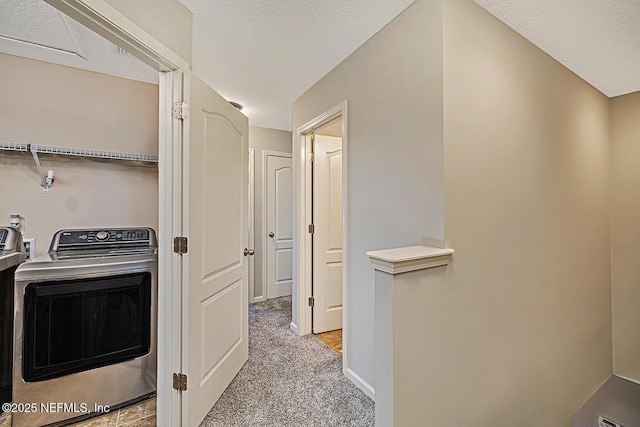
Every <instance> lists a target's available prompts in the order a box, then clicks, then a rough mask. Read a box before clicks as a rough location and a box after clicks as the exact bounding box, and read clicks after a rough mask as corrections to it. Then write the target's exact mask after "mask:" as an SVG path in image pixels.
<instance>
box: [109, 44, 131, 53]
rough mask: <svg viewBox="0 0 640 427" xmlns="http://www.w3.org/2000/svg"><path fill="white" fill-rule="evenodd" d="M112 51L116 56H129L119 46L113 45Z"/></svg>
mask: <svg viewBox="0 0 640 427" xmlns="http://www.w3.org/2000/svg"><path fill="white" fill-rule="evenodd" d="M113 50H114V52H115V53H116V55H120V56H129V53H128V52H127V51H126V50H124V49H123V48H121V47H120V46H116V45H115V44H114V45H113Z"/></svg>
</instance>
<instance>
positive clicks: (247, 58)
mask: <svg viewBox="0 0 640 427" xmlns="http://www.w3.org/2000/svg"><path fill="white" fill-rule="evenodd" d="M474 1H475V2H476V3H478V4H479V5H480V6H482V7H483V8H485V9H486V10H488V11H489V12H490V13H492V14H493V15H495V16H496V17H497V18H498V19H500V20H502V21H503V22H504V23H506V24H507V25H508V26H510V27H511V28H513V29H514V30H515V31H517V32H518V33H520V34H522V35H523V36H524V37H526V38H527V39H529V40H530V41H531V42H533V43H534V44H536V45H537V46H538V47H539V48H541V49H542V50H543V51H545V52H547V53H548V54H549V55H551V56H552V57H554V58H555V59H556V60H558V61H559V62H560V63H562V64H563V65H565V66H566V67H567V68H569V69H570V70H572V71H573V72H574V73H576V74H577V75H579V76H580V77H582V78H583V79H584V80H586V81H587V82H589V83H590V84H591V85H593V86H594V87H595V88H597V89H598V90H600V91H601V92H602V93H604V94H605V95H607V96H609V97H614V96H618V95H623V94H627V93H631V92H636V91H640V0H536V1H531V0H474ZM180 2H181V3H183V4H184V5H185V6H186V7H187V8H189V9H190V10H191V11H192V12H193V26H194V27H193V42H194V51H193V69H194V72H195V73H196V74H197V75H199V76H200V77H201V78H202V79H203V80H205V81H206V82H207V83H208V84H209V85H211V86H212V87H213V88H214V89H215V90H217V91H218V92H219V93H220V94H221V95H222V96H224V97H225V98H226V99H228V100H230V101H235V102H238V103H240V104H242V105H244V107H245V109H244V110H243V113H245V114H246V115H247V116H248V117H249V123H250V125H251V126H260V127H268V128H274V129H284V130H292V129H291V106H292V103H293V101H295V100H296V99H297V98H298V97H299V96H300V95H302V94H303V93H304V92H305V91H306V90H307V89H309V88H310V87H311V86H312V85H313V84H314V83H315V82H317V81H318V80H319V79H320V78H322V77H323V76H324V75H325V74H327V73H328V72H329V71H330V70H332V69H333V68H334V67H335V66H336V65H338V64H339V63H340V62H341V61H343V60H344V59H345V58H346V57H348V56H349V55H350V54H351V53H352V52H353V51H354V50H356V49H357V48H358V47H359V46H361V45H362V44H363V43H364V42H366V41H367V40H368V39H369V38H370V37H371V36H373V35H374V34H375V33H376V32H377V31H379V30H380V29H381V28H383V27H384V26H385V25H386V24H387V23H389V22H390V21H391V20H392V19H393V18H394V17H396V16H397V15H398V14H399V13H400V12H402V11H403V10H404V9H406V8H407V7H408V6H409V5H410V4H411V3H412V2H413V0H349V1H346V0H315V1H300V0H278V1H265V0H241V1H239V0H180ZM0 10H2V13H1V14H0V52H5V53H9V54H13V55H19V56H26V57H29V58H34V59H40V60H44V61H48V62H54V63H58V64H62V65H67V66H72V67H76V68H83V69H87V70H91V71H97V72H101V73H105V74H112V75H116V76H120V77H126V78H132V79H136V80H141V81H146V82H150V83H157V81H158V75H157V72H156V71H155V70H152V69H151V68H150V67H147V66H146V65H145V64H143V63H142V62H140V61H138V60H137V59H135V58H134V57H133V56H131V55H127V54H126V52H123V51H122V50H121V49H119V48H117V47H116V46H114V45H112V44H111V43H109V42H108V41H106V40H104V39H102V38H101V37H99V36H97V35H96V34H94V33H92V32H91V31H89V30H87V29H86V28H84V27H83V26H81V25H79V24H78V23H76V22H75V21H73V20H71V19H69V18H67V17H66V16H64V15H62V14H61V13H59V12H58V11H56V10H55V9H54V8H52V7H51V6H49V5H48V4H46V3H44V2H43V1H41V0H0Z"/></svg>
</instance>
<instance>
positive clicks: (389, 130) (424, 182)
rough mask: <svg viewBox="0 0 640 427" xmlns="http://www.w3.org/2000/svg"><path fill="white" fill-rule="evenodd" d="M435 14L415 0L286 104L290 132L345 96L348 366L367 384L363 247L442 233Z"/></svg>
mask: <svg viewBox="0 0 640 427" xmlns="http://www.w3.org/2000/svg"><path fill="white" fill-rule="evenodd" d="M441 13H442V12H441V7H440V5H439V2H417V3H415V4H414V5H413V6H411V7H409V9H407V10H406V11H405V12H403V13H402V14H401V15H399V16H398V17H397V18H396V19H395V20H394V21H392V22H391V23H390V24H389V25H387V26H386V27H385V28H384V29H382V30H381V31H380V32H379V33H378V34H376V35H375V36H374V37H373V38H371V39H370V40H369V41H367V42H366V43H365V44H364V45H363V46H362V47H360V48H359V49H358V50H357V51H356V52H354V53H353V54H352V55H351V56H349V57H348V58H347V59H346V60H345V61H344V62H342V63H341V64H340V65H338V66H337V67H336V68H335V69H334V70H332V71H331V72H330V73H329V74H327V75H326V76H325V77H324V78H323V79H322V80H320V81H319V82H318V83H316V84H315V85H314V86H313V87H312V88H311V89H309V90H308V91H307V92H306V93H305V94H303V95H302V96H301V97H300V98H299V99H298V100H296V101H295V102H294V104H293V129H294V131H295V129H297V128H298V127H300V126H301V125H303V124H304V123H306V122H308V121H309V120H312V119H313V118H315V117H316V116H318V115H320V114H322V113H323V112H325V111H327V110H329V109H330V108H332V107H334V106H336V105H337V104H338V103H341V102H342V101H344V100H348V102H349V105H348V125H347V126H348V129H347V136H348V142H347V146H345V150H346V151H347V157H346V158H347V160H346V161H347V165H346V170H347V181H348V187H347V192H348V196H347V197H348V199H347V204H346V206H345V207H346V209H347V210H348V217H347V219H346V225H347V229H346V232H347V236H346V237H347V240H348V242H349V247H348V249H347V253H346V260H347V265H346V268H347V284H346V286H347V292H348V306H347V316H348V319H347V321H348V328H349V329H348V332H347V333H348V336H347V341H348V342H347V367H348V369H350V370H352V371H353V372H354V373H355V374H357V375H358V376H360V377H361V378H362V379H363V380H364V382H366V383H368V384H369V385H370V386H372V387H373V386H374V383H375V378H374V377H375V367H374V289H373V272H372V270H371V268H370V266H369V260H368V258H367V256H366V255H365V253H366V251H368V250H372V249H382V248H387V247H393V246H406V245H413V244H418V243H419V242H420V237H421V236H429V237H434V238H438V239H442V238H443V233H444V229H443V224H444V220H443V216H444V210H443V208H444V202H443V182H442V178H443V173H442V28H441V19H438V17H439V16H441ZM417 40H419V42H416V41H417ZM398 76H401V77H398ZM294 168H295V162H294ZM295 295H296V294H295V291H294V298H295Z"/></svg>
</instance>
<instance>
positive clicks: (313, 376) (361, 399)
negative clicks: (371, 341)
mask: <svg viewBox="0 0 640 427" xmlns="http://www.w3.org/2000/svg"><path fill="white" fill-rule="evenodd" d="M290 321H291V297H283V298H277V299H273V300H269V301H265V302H262V303H258V304H252V305H249V360H248V361H247V363H246V364H245V365H244V367H243V368H242V369H241V370H240V372H239V373H238V375H237V376H236V377H235V378H234V380H233V381H232V382H231V384H230V385H229V387H228V388H227V390H226V391H225V392H224V393H223V394H222V396H221V397H220V399H219V400H218V402H217V403H216V404H215V406H214V407H213V408H212V409H211V411H210V412H209V414H208V415H207V416H206V417H205V419H204V420H203V421H202V424H201V426H206V427H236V426H237V427H241V426H242V427H245V426H252V427H253V426H269V427H290V426H304V427H311V426H353V427H360V426H363V427H364V426H373V425H374V424H375V422H374V403H373V400H371V399H370V398H369V397H368V396H367V395H365V394H364V393H363V392H362V391H361V390H360V389H358V388H357V387H356V386H355V385H354V384H353V383H351V382H350V381H349V380H348V379H347V378H346V377H345V376H344V375H343V374H342V358H341V357H340V356H339V355H338V354H336V353H335V352H334V351H332V350H331V349H330V348H329V347H327V346H326V345H324V344H323V343H322V342H320V340H318V339H317V338H316V337H315V336H313V335H307V336H304V337H299V336H296V335H295V334H294V333H293V332H291V330H290V329H289V322H290Z"/></svg>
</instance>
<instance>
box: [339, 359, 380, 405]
mask: <svg viewBox="0 0 640 427" xmlns="http://www.w3.org/2000/svg"><path fill="white" fill-rule="evenodd" d="M344 376H345V377H347V378H348V379H349V380H350V381H351V382H352V383H354V384H355V385H356V386H357V387H358V388H359V389H360V390H362V391H363V392H364V394H366V395H367V396H369V397H370V398H371V399H373V401H374V402H375V401H376V390H375V389H374V388H373V387H371V384H369V383H368V382H366V381H365V380H364V379H362V377H361V376H360V375H358V374H356V373H355V372H354V371H353V370H352V369H351V368H349V367H346V366H345V369H344Z"/></svg>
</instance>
